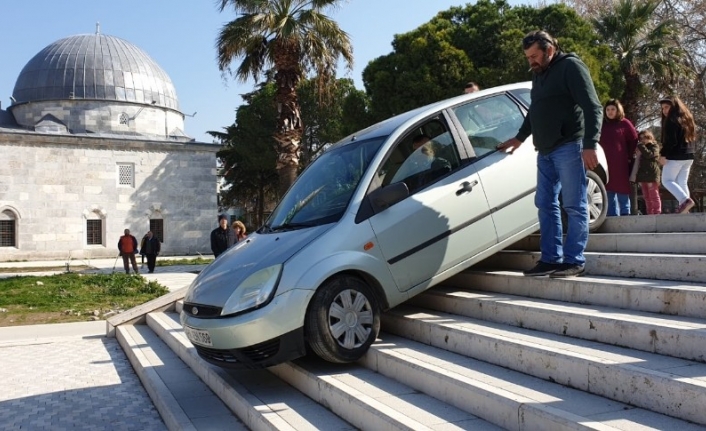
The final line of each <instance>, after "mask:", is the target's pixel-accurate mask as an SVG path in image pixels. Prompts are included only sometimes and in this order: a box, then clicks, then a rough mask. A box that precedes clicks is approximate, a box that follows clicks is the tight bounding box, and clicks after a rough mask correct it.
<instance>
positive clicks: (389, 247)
mask: <svg viewBox="0 0 706 431" xmlns="http://www.w3.org/2000/svg"><path fill="white" fill-rule="evenodd" d="M530 88H531V83H530V82H526V83H519V84H513V85H506V86H502V87H496V88H491V89H487V90H483V91H479V92H476V93H471V94H466V95H462V96H458V97H455V98H452V99H448V100H444V101H441V102H438V103H434V104H432V105H429V106H425V107H422V108H419V109H415V110H413V111H410V112H407V113H404V114H401V115H398V116H396V117H394V118H391V119H389V120H386V121H383V122H381V123H378V124H375V125H374V126H371V127H369V128H367V129H365V130H362V131H360V132H358V133H355V134H353V135H351V136H349V137H347V138H345V139H343V140H342V141H340V142H338V143H337V144H335V145H333V146H332V147H331V148H330V149H329V150H327V151H326V152H325V153H323V154H322V155H321V156H320V157H318V158H317V159H316V160H315V161H314V162H313V163H312V164H311V165H310V166H309V167H307V169H306V170H305V171H304V172H302V174H301V175H300V176H299V178H298V179H297V180H296V182H295V183H294V185H293V186H292V187H291V188H290V190H289V191H288V192H287V194H286V195H285V196H284V197H283V198H282V200H281V202H280V203H279V205H278V206H277V208H276V209H275V211H274V212H273V213H272V215H271V216H270V218H269V219H268V221H267V223H266V224H265V225H264V226H263V227H261V228H260V229H259V230H258V231H257V232H255V233H254V234H252V235H250V236H249V237H248V239H247V240H246V241H244V242H241V243H238V244H236V245H235V246H234V247H232V248H231V249H229V250H228V251H227V252H226V253H224V254H223V255H221V256H219V257H218V259H216V260H215V261H214V262H213V263H212V264H210V265H209V266H208V267H207V268H206V269H204V270H203V271H202V272H201V273H200V274H199V276H198V277H197V278H196V279H195V280H194V282H193V283H192V284H191V286H190V287H189V289H188V291H187V293H186V296H185V298H184V308H183V311H182V313H181V323H182V325H183V327H184V330H185V332H186V335H187V337H188V338H189V339H190V340H191V342H192V343H193V344H194V346H195V347H196V349H197V351H198V353H199V355H200V356H201V357H203V358H204V359H206V360H207V361H209V362H211V363H213V364H217V365H219V366H222V367H242V366H246V367H268V366H272V365H275V364H278V363H281V362H284V361H288V360H291V359H294V358H297V357H300V356H303V355H305V354H306V353H307V351H308V350H310V351H313V352H314V353H315V354H316V355H318V356H320V357H321V358H323V359H325V360H328V361H331V362H351V361H355V360H357V359H359V358H360V357H361V356H362V355H363V354H364V353H365V352H366V351H367V349H368V348H369V346H370V345H371V344H372V343H373V341H374V340H375V338H376V336H377V335H378V331H379V328H380V313H382V312H383V311H384V310H387V309H389V308H391V307H394V306H396V305H398V304H400V303H402V302H404V301H405V300H407V299H409V298H411V297H412V296H414V295H417V294H418V293H420V292H423V291H425V290H426V289H429V288H430V287H432V286H434V285H435V284H438V283H440V282H442V281H443V280H445V279H447V278H449V277H450V276H452V275H454V274H457V273H459V272H461V271H463V270H464V269H466V268H468V267H469V266H471V265H473V264H474V263H476V262H478V261H480V260H482V259H484V258H486V257H488V256H490V255H492V254H493V253H495V252H497V251H498V250H501V249H502V248H504V247H507V246H508V245H510V244H512V243H514V242H515V241H517V240H519V239H521V238H523V237H525V236H527V235H529V234H531V233H533V232H535V231H537V229H538V221H537V209H536V208H535V206H534V195H535V189H536V170H537V168H536V153H535V151H534V148H533V145H532V143H531V142H525V144H524V145H522V146H521V147H520V148H519V149H518V150H517V151H515V153H514V154H513V155H509V154H506V153H504V152H500V151H497V150H496V146H497V145H498V144H499V143H500V142H503V141H505V140H507V139H509V138H511V137H513V136H515V134H516V133H517V131H518V129H519V128H520V125H521V124H522V121H523V119H524V116H525V115H526V113H527V106H528V105H529V102H530V100H529V93H530ZM599 161H600V163H601V165H600V166H599V167H598V168H597V169H596V170H595V171H592V172H588V183H589V208H590V217H591V229H593V230H595V229H596V228H597V227H598V226H599V225H600V224H601V223H602V222H603V220H604V219H605V213H606V207H605V205H604V203H605V202H607V200H606V192H605V187H604V184H605V183H606V182H607V176H606V172H607V165H606V163H605V157H604V156H603V154H602V153H601V152H600V150H599Z"/></svg>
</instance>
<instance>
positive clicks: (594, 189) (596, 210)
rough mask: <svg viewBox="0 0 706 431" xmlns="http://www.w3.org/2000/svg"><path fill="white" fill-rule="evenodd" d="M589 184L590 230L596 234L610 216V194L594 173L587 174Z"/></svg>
mask: <svg viewBox="0 0 706 431" xmlns="http://www.w3.org/2000/svg"><path fill="white" fill-rule="evenodd" d="M586 178H587V179H588V184H587V186H586V197H587V198H588V229H589V231H590V232H596V231H598V229H600V227H601V225H603V222H604V221H605V218H606V214H608V192H607V191H606V189H605V185H604V184H603V180H601V178H600V177H599V176H598V174H596V173H595V172H593V171H587V172H586Z"/></svg>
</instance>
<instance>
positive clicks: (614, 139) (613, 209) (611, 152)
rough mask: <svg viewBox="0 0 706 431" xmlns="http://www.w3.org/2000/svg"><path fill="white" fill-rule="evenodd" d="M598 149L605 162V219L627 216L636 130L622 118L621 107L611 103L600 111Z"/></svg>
mask: <svg viewBox="0 0 706 431" xmlns="http://www.w3.org/2000/svg"><path fill="white" fill-rule="evenodd" d="M599 144H600V146H601V147H602V148H603V151H604V152H605V157H606V160H607V161H608V178H610V181H608V184H606V186H605V188H606V191H607V192H608V214H607V215H608V216H626V215H630V192H631V185H630V170H631V168H632V163H633V161H634V158H635V149H636V148H637V131H636V130H635V126H633V124H632V123H631V122H630V120H628V119H627V118H625V111H624V110H623V105H621V104H620V101H619V100H617V99H610V100H609V101H607V102H606V103H605V105H604V108H603V126H602V127H601V139H600V141H599Z"/></svg>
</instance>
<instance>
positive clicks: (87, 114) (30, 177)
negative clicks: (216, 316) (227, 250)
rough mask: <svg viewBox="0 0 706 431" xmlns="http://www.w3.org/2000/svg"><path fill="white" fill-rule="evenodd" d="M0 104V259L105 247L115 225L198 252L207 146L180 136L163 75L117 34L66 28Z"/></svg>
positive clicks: (206, 219)
mask: <svg viewBox="0 0 706 431" xmlns="http://www.w3.org/2000/svg"><path fill="white" fill-rule="evenodd" d="M11 100H12V104H11V105H10V106H9V107H8V109H7V110H2V109H0V154H2V163H0V261H10V260H35V259H62V260H64V259H82V260H90V259H92V258H105V257H116V256H117V242H118V238H119V237H120V236H121V235H122V233H123V230H124V229H126V228H127V229H130V230H131V232H132V233H133V234H134V235H135V236H136V237H137V238H138V240H139V239H140V238H141V237H142V236H143V235H144V234H145V233H146V232H147V231H148V230H152V231H153V232H155V234H156V235H157V236H158V237H159V238H160V239H162V241H163V245H162V253H163V254H198V253H209V254H210V244H209V233H210V231H211V229H213V227H214V226H215V225H216V219H217V199H216V193H217V191H216V181H217V178H216V156H215V153H216V152H217V151H218V149H219V147H218V146H217V145H213V144H205V143H198V142H195V141H194V140H193V139H191V138H189V137H188V136H186V135H185V134H184V132H183V129H184V114H183V113H181V111H180V110H179V104H178V99H177V96H176V92H175V90H174V86H173V85H172V82H171V80H170V78H169V76H168V75H167V74H166V73H165V72H164V71H163V70H162V69H161V68H160V67H159V65H157V64H156V63H155V62H154V61H153V60H152V59H151V58H150V57H149V56H148V55H147V54H146V53H144V52H143V51H142V50H140V49H139V48H137V47H136V46H134V45H132V44H130V43H129V42H126V41H124V40H122V39H119V38H116V37H113V36H107V35H102V34H100V32H99V31H96V34H89V35H76V36H71V37H68V38H65V39H61V40H59V41H57V42H54V43H52V44H50V45H48V46H47V47H46V48H44V49H43V50H42V51H40V52H39V53H38V54H37V55H35V56H34V57H33V58H32V59H31V60H30V61H29V62H28V63H27V65H26V66H25V67H24V68H23V69H22V71H21V73H20V75H19V77H18V78H17V81H16V84H15V88H14V91H13V93H12V98H11Z"/></svg>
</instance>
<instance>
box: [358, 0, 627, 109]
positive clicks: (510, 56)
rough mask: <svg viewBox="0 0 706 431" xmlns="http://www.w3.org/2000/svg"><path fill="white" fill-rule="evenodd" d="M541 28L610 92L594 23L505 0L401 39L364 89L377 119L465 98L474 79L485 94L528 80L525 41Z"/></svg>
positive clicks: (441, 19) (484, 1) (445, 15)
mask: <svg viewBox="0 0 706 431" xmlns="http://www.w3.org/2000/svg"><path fill="white" fill-rule="evenodd" d="M536 29H544V30H547V31H549V32H550V33H551V34H552V35H554V36H555V37H557V38H558V39H559V42H560V44H561V46H562V48H563V49H564V50H565V51H567V52H577V53H578V54H579V55H580V56H581V58H582V59H583V60H584V62H585V63H586V64H587V66H588V67H589V69H590V70H591V75H592V76H593V78H594V81H595V84H596V89H597V91H598V92H599V95H600V96H607V95H608V94H609V93H610V91H611V89H612V88H613V87H614V85H615V84H614V81H615V78H614V77H613V76H612V75H611V74H609V73H606V72H605V68H604V65H605V64H606V63H608V64H610V63H612V62H614V59H613V58H612V55H611V53H610V50H608V48H607V47H602V46H599V45H598V44H596V39H597V35H596V33H595V31H594V29H593V26H592V25H591V22H590V21H587V20H585V19H583V18H582V17H580V16H579V15H578V14H576V12H574V11H573V10H572V9H571V8H569V7H567V6H565V5H560V4H553V5H550V6H547V7H541V8H536V7H530V6H517V7H512V6H510V4H509V3H508V2H507V1H506V0H492V1H491V0H479V1H478V2H477V3H475V4H467V5H465V6H459V7H452V8H450V9H448V10H446V11H442V12H440V13H439V14H437V15H436V16H435V17H434V18H432V19H431V20H430V21H429V22H428V23H426V24H423V25H421V26H420V27H419V28H417V29H415V30H412V31H410V32H409V33H405V34H401V35H396V36H395V40H394V42H393V44H392V45H393V52H392V53H390V54H388V55H386V56H383V57H379V58H377V59H375V60H374V61H372V62H371V63H370V64H369V65H368V67H367V68H366V69H365V70H364V71H363V82H364V84H365V88H366V90H367V91H368V94H369V95H370V98H371V109H372V111H373V113H374V115H375V117H376V119H378V120H379V119H383V118H386V117H389V116H390V115H393V114H397V113H400V112H404V111H406V110H409V109H412V108H415V107H418V106H421V105H424V104H428V103H431V102H434V101H437V100H440V99H444V98H447V97H451V96H454V95H458V94H460V93H461V92H462V90H463V86H464V84H465V83H466V82H467V81H469V80H472V81H476V82H478V83H480V85H481V86H482V87H483V88H487V87H493V86H496V85H501V84H508V83H512V82H518V81H526V80H529V79H530V78H531V74H530V72H529V71H528V67H527V60H526V59H525V57H524V53H523V51H522V47H521V40H522V37H523V36H524V35H525V34H526V33H527V32H529V31H531V30H536Z"/></svg>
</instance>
